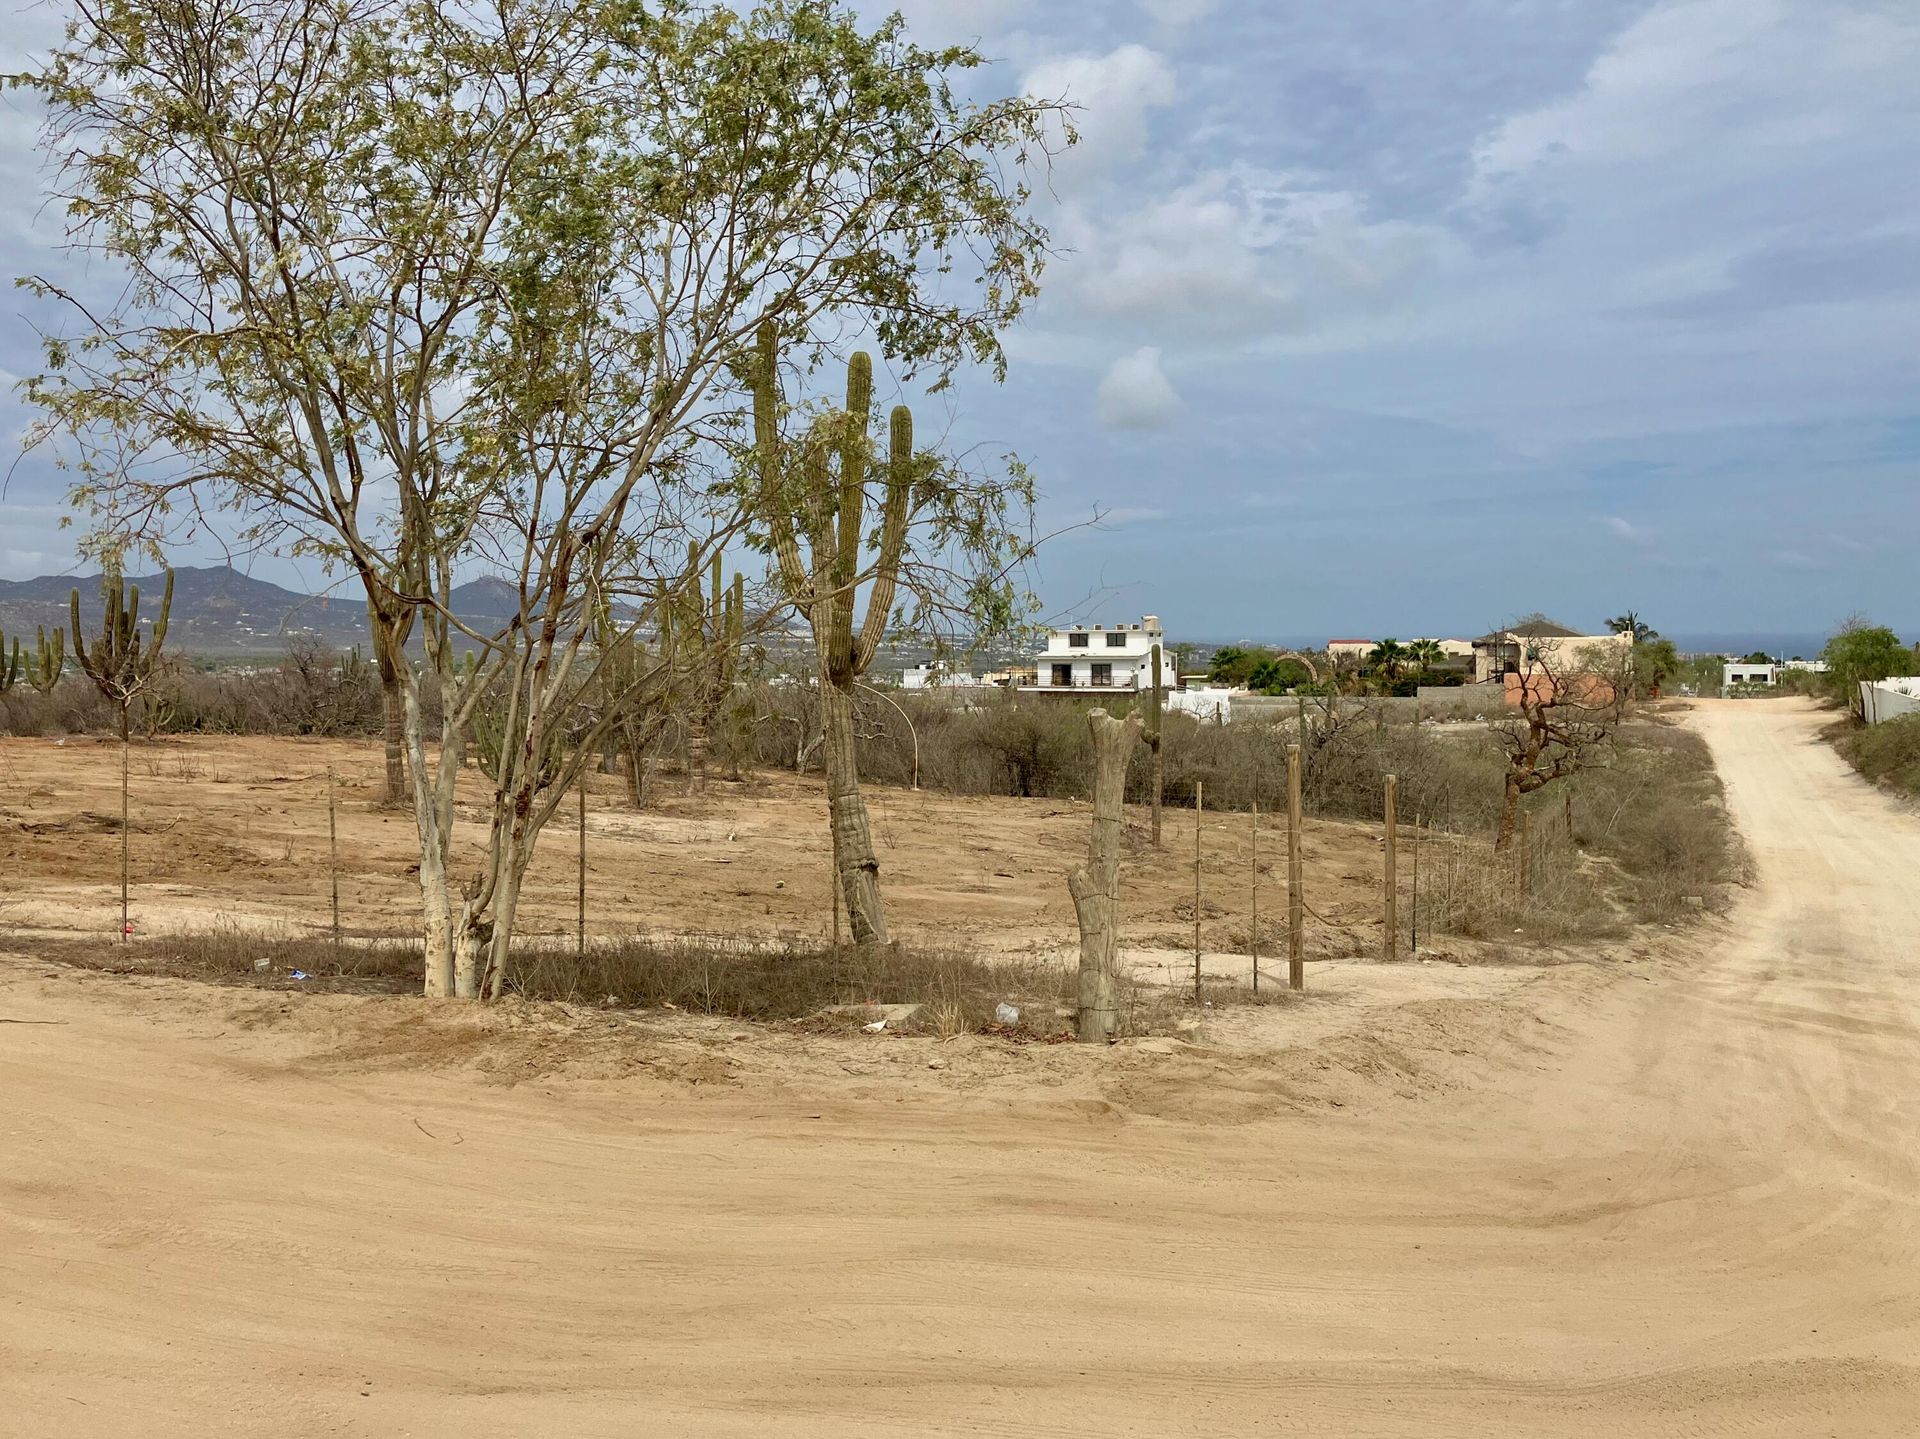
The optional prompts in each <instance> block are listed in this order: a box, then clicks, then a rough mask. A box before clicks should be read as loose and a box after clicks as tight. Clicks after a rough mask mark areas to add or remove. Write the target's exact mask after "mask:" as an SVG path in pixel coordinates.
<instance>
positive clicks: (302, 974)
mask: <svg viewBox="0 0 1920 1439" xmlns="http://www.w3.org/2000/svg"><path fill="white" fill-rule="evenodd" d="M287 978H288V979H312V978H313V976H312V975H310V974H308V973H307V972H306V971H305V970H304V969H296V970H293V971H291V972H290V973H289V974H288V975H287Z"/></svg>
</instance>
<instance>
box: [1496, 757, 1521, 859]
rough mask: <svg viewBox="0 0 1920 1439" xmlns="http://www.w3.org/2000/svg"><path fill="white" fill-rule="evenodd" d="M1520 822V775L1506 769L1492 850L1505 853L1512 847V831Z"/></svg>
mask: <svg viewBox="0 0 1920 1439" xmlns="http://www.w3.org/2000/svg"><path fill="white" fill-rule="evenodd" d="M1519 823H1520V776H1519V775H1518V774H1516V773H1515V772H1514V771H1512V770H1508V771H1507V787H1506V792H1505V793H1504V794H1503V795H1501V797H1500V827H1499V829H1498V830H1496V831H1495V833H1494V837H1493V852H1494V853H1495V854H1505V853H1506V852H1507V851H1508V850H1509V849H1511V848H1513V832H1514V830H1515V829H1516V828H1517V827H1518V825H1519Z"/></svg>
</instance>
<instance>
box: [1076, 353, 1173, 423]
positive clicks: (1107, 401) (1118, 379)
mask: <svg viewBox="0 0 1920 1439" xmlns="http://www.w3.org/2000/svg"><path fill="white" fill-rule="evenodd" d="M1185 408H1186V406H1185V405H1184V404H1183V403H1182V402H1181V399H1180V396H1179V395H1178V394H1177V393H1176V392H1175V390H1174V388H1173V384H1172V382H1171V381H1169V380H1168V379H1167V376H1166V372H1165V371H1164V370H1162V369H1161V368H1160V350H1159V348H1158V347H1157V346H1154V345H1143V346H1141V347H1140V348H1139V349H1137V350H1135V351H1134V352H1133V353H1132V354H1130V355H1122V356H1121V357H1120V358H1119V359H1117V360H1115V361H1114V362H1113V365H1112V367H1111V368H1109V369H1108V371H1107V373H1106V375H1105V377H1104V378H1102V379H1101V381H1100V394H1099V398H1098V402H1097V405H1096V410H1097V412H1098V414H1099V416H1100V423H1101V424H1103V425H1110V426H1112V427H1113V428H1115V429H1121V430H1151V429H1155V428H1157V427H1158V426H1161V425H1164V424H1167V423H1168V422H1170V421H1171V420H1173V419H1174V418H1175V417H1176V416H1177V415H1179V413H1180V412H1181V411H1182V410H1183V409H1185Z"/></svg>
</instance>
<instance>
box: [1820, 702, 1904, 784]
mask: <svg viewBox="0 0 1920 1439" xmlns="http://www.w3.org/2000/svg"><path fill="white" fill-rule="evenodd" d="M1837 744H1838V746H1839V749H1840V753H1841V754H1842V755H1843V756H1845V757H1846V760H1847V762H1848V763H1849V764H1851V765H1852V766H1853V767H1854V768H1855V769H1857V770H1859V771H1860V773H1861V774H1863V775H1865V776H1866V777H1867V778H1868V779H1870V780H1872V781H1873V782H1874V783H1875V784H1880V785H1885V786H1886V787H1887V788H1888V789H1890V790H1893V791H1894V792H1895V793H1896V794H1903V795H1907V796H1908V797H1910V798H1920V714H1911V715H1901V716H1900V717H1899V718H1897V719H1890V720H1885V721H1883V722H1882V723H1880V724H1876V725H1866V726H1863V727H1862V728H1859V729H1854V730H1850V731H1848V732H1847V733H1846V734H1844V735H1842V736H1841V737H1840V738H1839V740H1838V741H1837Z"/></svg>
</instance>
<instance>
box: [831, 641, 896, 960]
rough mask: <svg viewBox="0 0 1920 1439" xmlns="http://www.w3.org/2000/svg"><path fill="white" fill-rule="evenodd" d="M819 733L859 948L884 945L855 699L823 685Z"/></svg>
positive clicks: (836, 848)
mask: <svg viewBox="0 0 1920 1439" xmlns="http://www.w3.org/2000/svg"><path fill="white" fill-rule="evenodd" d="M820 730H821V733H822V735H823V736H824V737H825V740H826V746H825V748H826V757H827V814H828V820H829V823H830V824H831V825H832V828H833V853H834V861H835V863H836V865H837V866H838V867H839V871H840V893H841V895H842V897H843V899H844V902H845V904H846V906H847V927H848V932H849V933H850V934H851V935H852V936H853V942H854V943H855V944H885V943H886V942H887V914H886V909H885V907H884V906H883V905H882V904H881V902H880V861H879V860H878V859H877V858H875V856H874V853H873V829H872V826H871V825H870V824H869V823H868V820H867V805H866V801H865V800H863V799H862V798H861V797H860V770H859V763H858V756H857V754H856V752H855V747H854V738H853V696H852V695H850V694H848V693H847V692H846V691H845V690H843V689H840V688H839V687H837V686H836V685H834V684H832V683H831V682H829V681H826V680H824V679H823V680H822V682H821V685H820Z"/></svg>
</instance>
